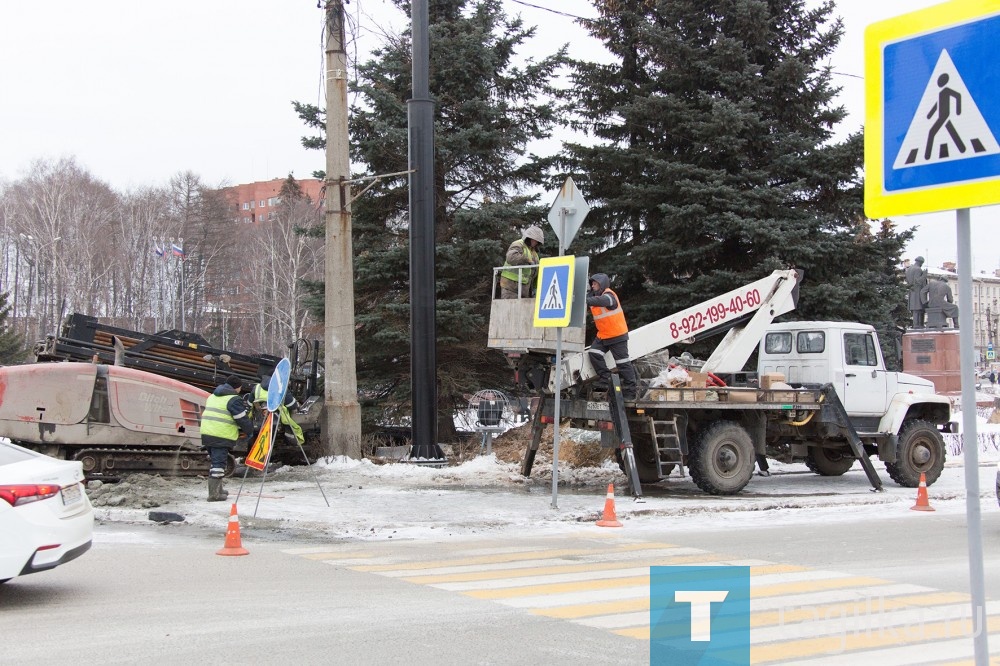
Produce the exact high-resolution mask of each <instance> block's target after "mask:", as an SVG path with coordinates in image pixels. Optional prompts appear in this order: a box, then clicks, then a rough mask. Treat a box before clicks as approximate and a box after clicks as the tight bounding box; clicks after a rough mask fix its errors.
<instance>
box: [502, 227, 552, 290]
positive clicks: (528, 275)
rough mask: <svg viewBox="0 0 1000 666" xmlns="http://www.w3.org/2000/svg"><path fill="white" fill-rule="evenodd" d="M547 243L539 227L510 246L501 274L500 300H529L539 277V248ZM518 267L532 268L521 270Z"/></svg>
mask: <svg viewBox="0 0 1000 666" xmlns="http://www.w3.org/2000/svg"><path fill="white" fill-rule="evenodd" d="M544 242H545V234H543V233H542V230H541V229H539V228H538V227H528V228H527V229H525V230H524V235H523V236H522V237H521V238H519V239H518V240H516V241H514V242H513V243H511V244H510V247H509V248H507V255H506V256H505V257H504V265H503V266H504V270H503V272H501V273H500V298H527V297H529V296H531V295H532V293H531V292H532V288H533V287H534V286H535V278H536V277H537V275H538V261H539V255H538V248H540V247H541V246H542V243H544ZM518 266H532V267H533V268H521V269H518V268H517V267H518Z"/></svg>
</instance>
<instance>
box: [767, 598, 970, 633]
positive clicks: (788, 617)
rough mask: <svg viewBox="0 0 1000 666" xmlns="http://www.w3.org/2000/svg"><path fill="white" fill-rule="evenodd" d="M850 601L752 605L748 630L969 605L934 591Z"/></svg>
mask: <svg viewBox="0 0 1000 666" xmlns="http://www.w3.org/2000/svg"><path fill="white" fill-rule="evenodd" d="M852 596H853V597H854V598H853V599H852V600H850V601H840V602H836V603H831V604H815V605H808V604H805V603H803V604H802V605H796V604H794V603H793V604H785V605H783V606H782V607H781V608H780V609H779V610H766V611H756V612H755V611H754V610H753V606H752V605H751V616H750V627H751V628H755V627H769V626H774V625H782V624H789V623H795V622H802V621H803V620H811V619H814V618H819V617H831V616H836V617H843V616H856V615H858V614H859V613H870V612H872V611H874V610H878V611H886V610H896V609H900V608H913V607H918V608H926V607H929V606H937V605H947V604H955V603H962V602H966V603H967V602H968V600H969V595H967V594H962V593H960V592H937V593H933V594H913V595H908V596H905V597H888V598H887V597H883V596H866V597H864V598H862V599H857V595H856V594H853V591H852Z"/></svg>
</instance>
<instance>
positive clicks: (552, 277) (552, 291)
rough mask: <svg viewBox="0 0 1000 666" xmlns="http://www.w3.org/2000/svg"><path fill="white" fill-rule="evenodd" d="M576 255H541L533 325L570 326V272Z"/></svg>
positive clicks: (574, 263) (571, 302) (571, 279)
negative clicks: (547, 256)
mask: <svg viewBox="0 0 1000 666" xmlns="http://www.w3.org/2000/svg"><path fill="white" fill-rule="evenodd" d="M575 266H576V257H575V256H573V255H564V256H561V257H551V258H548V259H542V260H541V261H540V262H539V264H538V283H537V285H536V286H535V318H534V319H535V326H540V327H553V328H565V327H566V326H569V320H570V314H571V310H572V305H573V277H574V276H573V273H574V267H575Z"/></svg>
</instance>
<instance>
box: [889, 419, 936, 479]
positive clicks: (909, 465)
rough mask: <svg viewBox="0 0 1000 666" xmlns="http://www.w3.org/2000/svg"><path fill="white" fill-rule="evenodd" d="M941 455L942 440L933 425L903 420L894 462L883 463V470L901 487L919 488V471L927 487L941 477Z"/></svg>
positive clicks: (919, 421) (921, 421)
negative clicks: (922, 474)
mask: <svg viewBox="0 0 1000 666" xmlns="http://www.w3.org/2000/svg"><path fill="white" fill-rule="evenodd" d="M944 452H945V448H944V438H943V437H941V433H940V432H938V429H937V428H935V427H934V424H933V423H928V422H927V421H923V420H920V419H914V420H912V421H907V422H905V423H904V424H903V427H902V429H901V430H900V431H899V444H898V445H897V446H896V462H894V463H886V464H885V469H886V471H888V472H889V476H891V477H892V480H893V481H895V482H896V483H898V484H899V485H901V486H903V487H904V488H916V487H917V486H919V485H920V473H921V472H923V473H924V476H925V478H926V480H927V485H928V486H929V485H931V484H932V483H934V482H935V481H937V478H938V477H939V476H941V470H942V469H944V455H945V454H944Z"/></svg>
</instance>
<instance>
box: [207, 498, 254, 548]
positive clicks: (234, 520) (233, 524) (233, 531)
mask: <svg viewBox="0 0 1000 666" xmlns="http://www.w3.org/2000/svg"><path fill="white" fill-rule="evenodd" d="M215 554H216V555H249V554H250V551H249V550H247V549H246V548H244V547H243V542H242V540H241V539H240V517H239V516H237V515H236V503H235V502H233V507H232V508H231V509H230V510H229V529H227V530H226V545H225V546H223V547H222V550H219V551H216V553H215Z"/></svg>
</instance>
